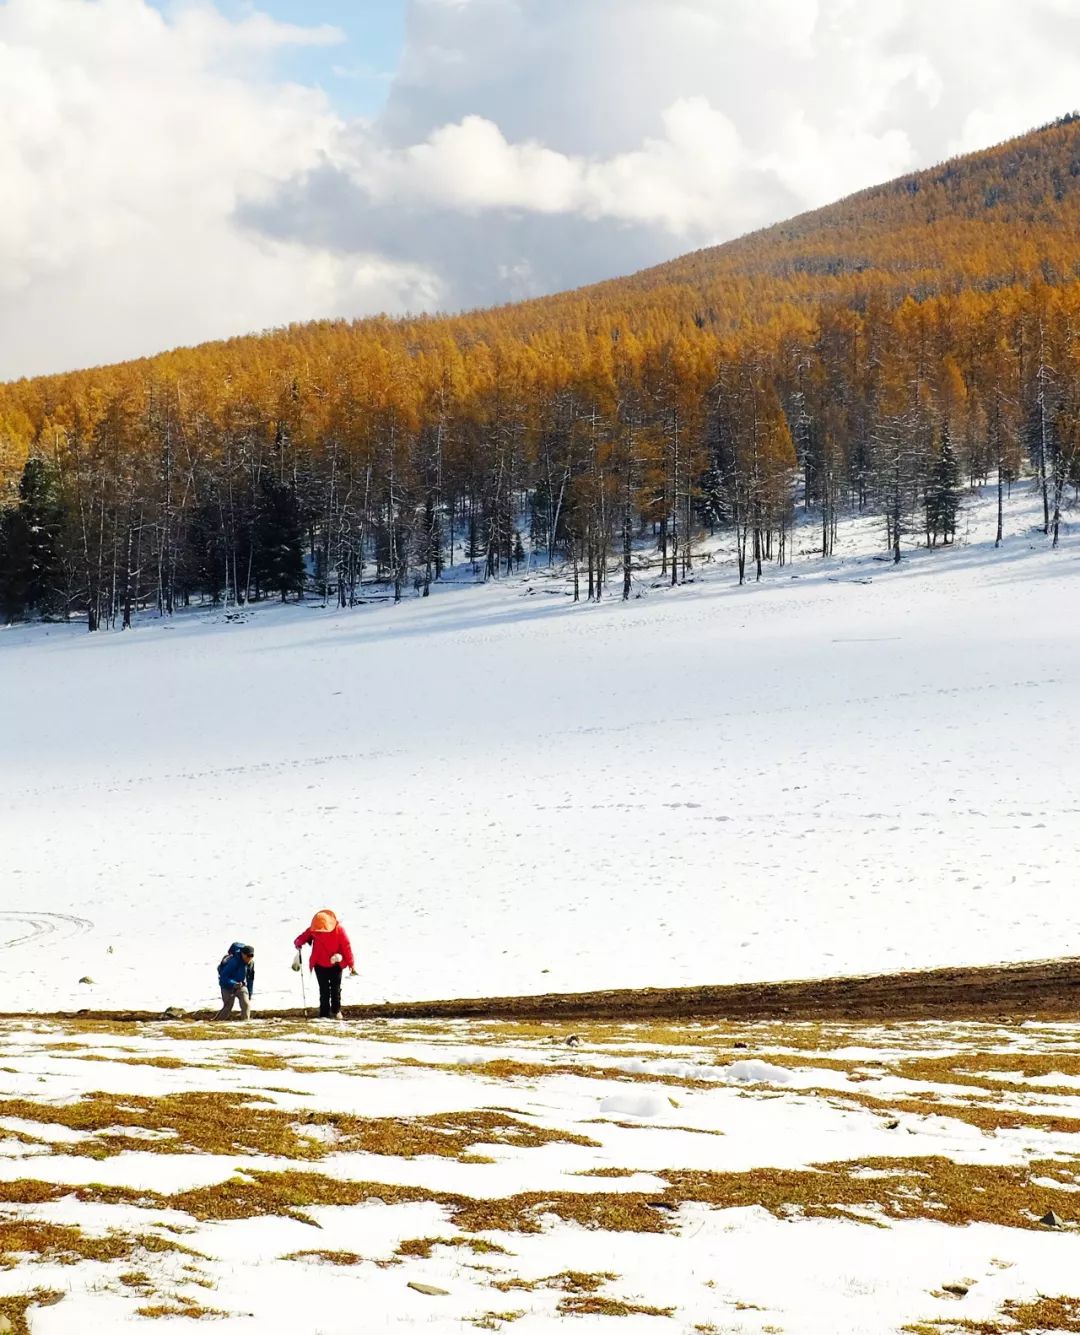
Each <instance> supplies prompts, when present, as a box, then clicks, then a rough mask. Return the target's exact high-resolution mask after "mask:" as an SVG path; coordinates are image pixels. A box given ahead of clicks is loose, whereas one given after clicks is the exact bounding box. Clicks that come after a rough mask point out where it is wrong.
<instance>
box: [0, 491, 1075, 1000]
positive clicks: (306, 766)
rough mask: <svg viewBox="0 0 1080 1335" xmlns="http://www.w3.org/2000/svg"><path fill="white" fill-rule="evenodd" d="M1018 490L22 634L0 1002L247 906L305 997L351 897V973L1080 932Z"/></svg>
mask: <svg viewBox="0 0 1080 1335" xmlns="http://www.w3.org/2000/svg"><path fill="white" fill-rule="evenodd" d="M991 510H992V507H991V505H990V504H989V501H987V502H985V503H983V502H975V501H972V503H971V505H970V507H969V509H968V511H967V514H966V516H965V517H964V518H963V519H962V522H961V532H962V534H964V535H965V538H964V541H963V543H962V544H961V545H960V546H958V547H957V548H955V549H953V550H949V551H936V552H929V553H927V552H918V551H914V550H913V551H912V552H911V554H910V557H909V558H908V559H906V560H905V562H904V563H903V564H902V565H901V566H900V567H899V568H896V569H894V568H892V567H891V566H890V565H888V564H887V563H885V562H882V561H879V560H875V559H874V556H873V553H875V552H880V547H881V534H880V533H879V532H878V531H877V529H876V528H875V527H873V526H870V525H868V524H863V523H860V522H853V523H851V524H849V525H848V526H847V527H845V529H844V531H843V533H842V535H841V537H842V541H841V543H840V545H839V548H838V553H839V554H838V556H837V557H836V558H835V559H834V560H832V561H830V562H825V563H823V562H820V561H818V560H817V559H812V558H810V557H809V556H806V555H801V556H799V557H798V558H797V560H796V562H795V564H794V565H792V566H789V567H787V568H785V569H783V570H779V569H774V570H769V571H767V572H766V577H765V579H764V580H763V582H762V583H761V584H760V585H757V586H755V585H750V586H748V587H745V588H742V589H740V588H738V587H736V586H735V584H734V581H733V578H732V568H731V566H730V564H729V563H728V562H727V561H726V560H722V559H720V557H718V558H717V559H716V560H715V561H711V562H704V563H702V564H700V565H699V569H698V572H697V574H698V578H697V579H696V580H695V582H694V583H692V584H688V585H685V586H683V587H681V588H678V589H674V590H671V589H668V588H666V587H653V585H652V583H651V582H650V581H649V580H648V579H647V578H646V579H643V582H642V583H641V585H640V592H641V594H642V596H641V597H639V598H636V599H634V600H633V601H631V602H630V603H629V604H626V605H623V604H621V603H619V602H617V601H611V602H608V603H604V604H601V605H600V606H596V607H594V606H587V605H584V604H581V605H577V606H575V605H573V604H572V603H571V601H570V599H569V597H568V596H566V588H567V586H566V585H565V584H564V583H563V582H561V581H560V580H557V579H555V578H551V577H547V576H545V575H543V574H540V575H536V576H523V577H521V578H519V579H514V580H510V581H507V582H503V583H498V584H489V585H486V586H483V587H476V588H473V587H469V588H463V587H461V586H460V585H458V586H456V587H450V588H447V589H443V590H439V591H438V593H437V594H436V596H434V597H432V598H430V599H427V600H421V599H415V600H412V599H410V600H409V601H408V602H406V603H405V604H403V605H402V606H401V607H398V608H393V607H390V606H386V605H375V606H369V607H364V608H359V609H356V610H354V611H351V612H346V613H341V612H338V611H336V610H333V609H323V608H317V607H313V606H303V607H295V606H290V607H287V608H283V607H267V608H263V609H259V610H256V611H253V612H252V613H251V614H250V615H248V616H247V618H246V619H245V620H243V621H241V622H237V621H230V620H227V619H226V618H225V616H224V615H223V614H222V613H220V612H219V613H213V614H211V613H209V612H207V613H193V614H188V615H184V616H178V617H176V618H174V619H173V620H172V621H157V620H146V621H143V622H142V623H141V624H140V625H139V626H138V628H137V629H136V630H134V631H132V632H129V633H126V634H121V633H115V634H101V635H95V636H88V635H86V634H85V632H84V631H81V630H80V629H78V628H76V627H71V628H64V627H56V626H53V627H34V628H29V629H26V628H24V629H14V630H7V631H3V632H0V811H2V812H3V817H2V821H3V831H2V838H0V878H2V879H0V911H2V920H0V921H2V925H0V947H2V946H4V944H5V943H7V942H9V941H10V942H11V943H12V944H11V945H10V947H9V948H4V949H2V950H0V1008H3V1009H15V1008H17V1009H23V1008H37V1009H53V1008H55V1007H70V1006H91V1007H106V1006H108V1007H111V1006H128V1005H130V1006H139V1007H147V1008H155V1007H157V1006H165V1005H167V1004H179V1005H184V1006H192V1005H195V1004H199V1003H201V1004H205V1003H207V1002H210V1001H212V1000H213V999H214V996H215V982H216V980H215V975H214V965H215V963H216V961H217V959H218V958H219V957H220V955H221V953H222V951H223V949H224V948H225V947H226V946H227V945H228V943H229V942H230V941H232V940H235V939H238V938H246V939H250V940H251V941H252V942H253V943H254V944H255V946H256V947H257V951H258V961H257V962H258V979H257V986H256V1002H257V1003H262V1004H263V1005H266V1006H268V1005H275V1006H277V1005H282V1004H289V1003H298V1002H299V1000H300V995H299V988H298V983H297V977H296V975H295V974H293V973H291V972H290V971H289V967H288V966H289V962H290V959H291V955H292V947H291V941H292V937H293V936H294V935H295V934H296V933H297V932H298V931H299V930H300V928H301V927H302V926H304V925H305V924H306V922H307V921H308V920H309V918H310V916H311V913H312V912H313V911H314V910H315V909H318V908H321V907H323V906H324V905H327V906H330V907H333V908H335V909H336V910H337V912H338V913H339V914H340V916H341V918H342V919H343V921H344V922H345V924H346V926H347V927H348V928H349V930H350V932H351V934H352V936H353V939H354V942H355V944H356V947H357V950H358V954H359V957H360V958H359V966H360V970H361V978H360V980H359V981H357V982H354V983H352V984H351V985H350V986H351V990H350V991H349V992H347V995H346V1000H348V1001H354V1002H358V1001H362V1000H381V999H383V998H386V997H392V998H419V997H434V996H448V995H455V994H457V995H480V994H487V993H502V992H528V991H537V992H538V991H549V990H564V989H579V988H597V987H606V986H619V985H635V984H654V985H663V984H680V983H706V982H726V981H739V980H751V979H763V978H784V977H791V976H810V975H816V974H833V973H838V972H862V971H869V970H879V969H891V968H894V967H901V966H909V965H912V966H924V965H925V966H932V965H940V964H944V963H949V962H982V961H992V960H999V959H1022V958H1028V957H1041V956H1051V955H1061V954H1065V953H1072V952H1076V951H1077V950H1078V949H1080V918H1078V915H1077V913H1076V906H1075V895H1074V893H1073V886H1072V882H1073V876H1074V872H1075V866H1076V855H1077V845H1078V843H1080V796H1078V793H1080V746H1078V741H1080V726H1078V722H1077V715H1076V710H1075V703H1076V700H1077V698H1078V697H1077V686H1078V684H1080V618H1078V617H1077V615H1076V607H1077V594H1078V592H1080V548H1078V546H1077V544H1076V541H1075V539H1074V538H1073V537H1071V536H1070V537H1067V538H1066V539H1065V542H1064V545H1063V547H1062V548H1061V549H1060V550H1059V551H1057V552H1050V551H1048V550H1047V549H1046V545H1045V540H1044V539H1043V538H1042V536H1041V535H1038V534H1033V533H1032V532H1031V525H1032V523H1033V522H1034V520H1035V518H1036V514H1035V510H1034V508H1033V506H1032V502H1031V497H1030V495H1029V494H1027V493H1026V492H1025V494H1022V495H1021V494H1020V493H1019V492H1018V493H1017V495H1016V497H1015V498H1014V501H1013V503H1012V504H1011V506H1010V511H1009V516H1008V518H1009V534H1010V536H1009V539H1008V541H1007V542H1006V544H1005V546H1004V547H1003V548H1002V549H1001V550H999V551H994V549H993V545H992V522H993V516H992V513H991ZM811 541H812V537H811V534H810V533H809V532H808V533H807V534H806V537H805V542H802V543H800V544H799V545H802V546H809V545H810V543H811ZM83 976H88V977H90V978H92V979H93V982H92V983H89V984H80V982H79V979H80V978H81V977H83Z"/></svg>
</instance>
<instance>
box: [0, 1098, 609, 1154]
mask: <svg viewBox="0 0 1080 1335" xmlns="http://www.w3.org/2000/svg"><path fill="white" fill-rule="evenodd" d="M0 1117H17V1118H20V1119H21V1120H23V1121H29V1122H35V1121H36V1122H41V1123H45V1124H52V1125H59V1126H66V1127H68V1128H70V1129H71V1130H75V1131H82V1132H86V1133H88V1134H89V1135H90V1136H92V1139H90V1140H88V1141H84V1142H79V1143H76V1144H74V1145H67V1144H61V1145H57V1146H55V1152H56V1153H60V1154H76V1155H81V1156H84V1157H90V1158H104V1157H106V1156H108V1155H111V1154H119V1153H122V1152H124V1151H126V1150H139V1151H141V1152H143V1153H147V1152H151V1153H156V1154H185V1153H189V1152H191V1151H197V1152H199V1153H202V1154H222V1155H227V1154H262V1155H271V1156H273V1157H275V1158H284V1159H300V1160H316V1159H322V1158H325V1157H326V1155H328V1154H332V1153H341V1152H347V1151H348V1152H364V1153H368V1154H380V1155H392V1156H395V1157H398V1158H413V1157H416V1156H418V1155H425V1154H431V1155H438V1156H440V1157H443V1158H447V1157H449V1158H457V1157H458V1156H460V1155H461V1154H464V1153H466V1152H467V1151H468V1150H469V1149H470V1148H471V1147H472V1146H474V1145H477V1144H483V1145H488V1144H500V1145H511V1146H514V1147H515V1148H535V1147H537V1146H540V1145H548V1144H552V1143H555V1142H558V1143H561V1144H570V1145H582V1146H595V1144H596V1142H595V1141H592V1140H589V1139H588V1138H587V1137H585V1136H580V1135H575V1134H573V1133H571V1132H567V1131H558V1130H547V1129H545V1128H542V1127H537V1126H534V1125H532V1124H530V1123H527V1122H523V1121H521V1120H520V1119H519V1118H516V1117H513V1116H510V1115H508V1114H506V1113H500V1112H493V1111H490V1110H486V1109H480V1110H474V1111H467V1112H460V1113H441V1114H437V1115H435V1116H432V1117H418V1118H398V1117H385V1118H363V1117H356V1116H352V1115H350V1114H344V1113H326V1112H315V1111H311V1112H303V1113H294V1112H287V1111H284V1110H282V1109H280V1108H276V1107H274V1106H273V1105H272V1104H271V1103H270V1102H269V1100H265V1099H264V1098H263V1097H262V1096H259V1095H254V1094H237V1095H234V1096H233V1097H231V1098H229V1099H223V1098H222V1097H221V1095H220V1093H211V1092H191V1093H183V1094H164V1095H161V1096H159V1097H156V1098H152V1097H149V1096H146V1095H114V1094H104V1093H94V1094H88V1095H86V1096H85V1097H84V1098H82V1099H80V1100H79V1101H78V1102H76V1103H66V1104H40V1103H35V1102H33V1101H31V1100H29V1099H5V1100H2V1101H0ZM124 1127H131V1128H134V1129H136V1130H138V1131H143V1132H145V1131H155V1132H159V1133H166V1135H164V1136H163V1137H162V1138H160V1139H153V1140H147V1139H144V1138H143V1137H141V1136H131V1135H126V1134H125V1133H124V1131H123V1130H122V1129H115V1128H124ZM108 1128H113V1129H111V1130H110V1129H108Z"/></svg>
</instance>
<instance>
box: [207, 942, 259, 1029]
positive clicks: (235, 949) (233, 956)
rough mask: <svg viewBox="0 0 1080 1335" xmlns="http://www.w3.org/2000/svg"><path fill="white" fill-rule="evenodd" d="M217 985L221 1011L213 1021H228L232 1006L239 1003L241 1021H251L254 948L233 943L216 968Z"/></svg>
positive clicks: (253, 986)
mask: <svg viewBox="0 0 1080 1335" xmlns="http://www.w3.org/2000/svg"><path fill="white" fill-rule="evenodd" d="M217 976H218V985H219V987H220V988H221V1010H219V1011H218V1013H217V1014H216V1015H215V1016H214V1019H215V1020H228V1019H229V1018H230V1017H231V1015H232V1009H233V1006H234V1005H235V1004H236V1002H239V1003H240V1018H241V1020H250V1019H251V994H252V993H253V992H254V991H255V948H254V947H253V946H245V945H244V943H243V942H242V941H234V942H233V943H232V945H231V946H230V947H229V953H228V954H227V955H226V956H225V957H224V958H223V959H222V961H221V963H220V964H219V965H218V966H217Z"/></svg>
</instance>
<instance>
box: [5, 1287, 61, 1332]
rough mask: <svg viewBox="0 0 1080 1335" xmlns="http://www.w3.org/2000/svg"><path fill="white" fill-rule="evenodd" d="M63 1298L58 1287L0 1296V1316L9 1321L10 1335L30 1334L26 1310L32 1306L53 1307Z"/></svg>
mask: <svg viewBox="0 0 1080 1335" xmlns="http://www.w3.org/2000/svg"><path fill="white" fill-rule="evenodd" d="M63 1298H64V1295H63V1294H62V1293H61V1292H60V1291H59V1290H58V1289H34V1291H33V1292H32V1293H20V1294H18V1295H17V1296H16V1295H13V1296H12V1297H10V1298H0V1316H6V1317H7V1319H8V1320H9V1321H10V1322H11V1330H12V1335H30V1323H29V1321H28V1320H27V1317H26V1314H27V1312H29V1311H30V1309H31V1308H32V1307H54V1306H55V1305H56V1304H57V1303H58V1302H62V1301H63Z"/></svg>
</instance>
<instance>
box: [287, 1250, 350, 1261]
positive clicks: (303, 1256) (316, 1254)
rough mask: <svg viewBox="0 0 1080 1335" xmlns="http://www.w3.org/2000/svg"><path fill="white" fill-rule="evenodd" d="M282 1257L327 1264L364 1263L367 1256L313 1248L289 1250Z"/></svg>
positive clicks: (289, 1259)
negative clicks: (301, 1250)
mask: <svg viewBox="0 0 1080 1335" xmlns="http://www.w3.org/2000/svg"><path fill="white" fill-rule="evenodd" d="M281 1259H282V1260H283V1261H320V1262H322V1263H323V1264H325V1265H363V1264H364V1261H365V1260H366V1259H367V1258H366V1257H363V1256H360V1255H358V1254H357V1253H356V1252H335V1251H317V1250H311V1251H303V1252H288V1253H287V1254H286V1255H285V1256H283V1257H282V1258H281Z"/></svg>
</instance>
